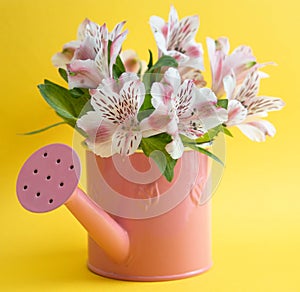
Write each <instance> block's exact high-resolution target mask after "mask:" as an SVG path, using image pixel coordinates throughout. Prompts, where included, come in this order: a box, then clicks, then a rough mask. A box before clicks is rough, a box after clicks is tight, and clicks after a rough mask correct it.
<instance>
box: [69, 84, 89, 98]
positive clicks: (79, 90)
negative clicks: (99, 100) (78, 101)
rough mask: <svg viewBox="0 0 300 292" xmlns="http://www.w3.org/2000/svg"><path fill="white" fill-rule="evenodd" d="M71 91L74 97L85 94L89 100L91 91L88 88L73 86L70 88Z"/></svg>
mask: <svg viewBox="0 0 300 292" xmlns="http://www.w3.org/2000/svg"><path fill="white" fill-rule="evenodd" d="M69 92H70V93H71V95H72V97H74V98H80V97H81V98H83V95H85V98H87V100H88V99H89V97H90V94H89V91H88V89H86V88H77V87H76V88H72V89H69Z"/></svg>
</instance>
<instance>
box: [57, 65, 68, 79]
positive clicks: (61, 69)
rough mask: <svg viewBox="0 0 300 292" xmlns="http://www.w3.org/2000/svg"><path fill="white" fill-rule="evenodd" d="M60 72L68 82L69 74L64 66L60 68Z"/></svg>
mask: <svg viewBox="0 0 300 292" xmlns="http://www.w3.org/2000/svg"><path fill="white" fill-rule="evenodd" d="M58 73H59V75H60V76H61V77H62V79H64V80H65V81H66V82H68V74H67V71H66V70H64V69H63V68H59V69H58Z"/></svg>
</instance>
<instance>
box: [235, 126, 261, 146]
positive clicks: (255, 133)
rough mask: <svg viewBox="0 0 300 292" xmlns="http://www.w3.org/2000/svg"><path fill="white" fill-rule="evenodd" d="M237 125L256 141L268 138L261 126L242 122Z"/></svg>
mask: <svg viewBox="0 0 300 292" xmlns="http://www.w3.org/2000/svg"><path fill="white" fill-rule="evenodd" d="M237 127H238V128H239V129H240V130H241V131H242V133H243V134H244V135H245V136H247V137H248V138H249V139H251V140H252V141H255V142H263V141H265V140H266V136H265V134H264V133H263V131H261V130H260V129H259V128H257V127H255V126H252V125H250V124H241V125H237Z"/></svg>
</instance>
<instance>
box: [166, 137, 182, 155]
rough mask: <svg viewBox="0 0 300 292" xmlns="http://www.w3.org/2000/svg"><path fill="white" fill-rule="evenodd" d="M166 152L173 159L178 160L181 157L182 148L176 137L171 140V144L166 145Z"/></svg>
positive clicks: (179, 140) (178, 138)
mask: <svg viewBox="0 0 300 292" xmlns="http://www.w3.org/2000/svg"><path fill="white" fill-rule="evenodd" d="M166 151H167V152H168V153H169V154H170V155H171V157H172V158H173V159H179V158H180V157H181V156H182V154H183V151H184V146H183V144H182V141H181V139H180V137H179V136H178V135H177V136H175V137H174V138H173V141H172V142H170V143H169V144H167V145H166Z"/></svg>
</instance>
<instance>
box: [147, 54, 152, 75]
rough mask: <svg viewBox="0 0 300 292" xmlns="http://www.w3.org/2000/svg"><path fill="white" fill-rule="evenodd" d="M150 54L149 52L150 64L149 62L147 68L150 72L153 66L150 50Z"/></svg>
mask: <svg viewBox="0 0 300 292" xmlns="http://www.w3.org/2000/svg"><path fill="white" fill-rule="evenodd" d="M148 52H149V62H148V65H147V68H148V70H149V69H150V68H151V67H152V66H153V55H152V52H151V50H148Z"/></svg>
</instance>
